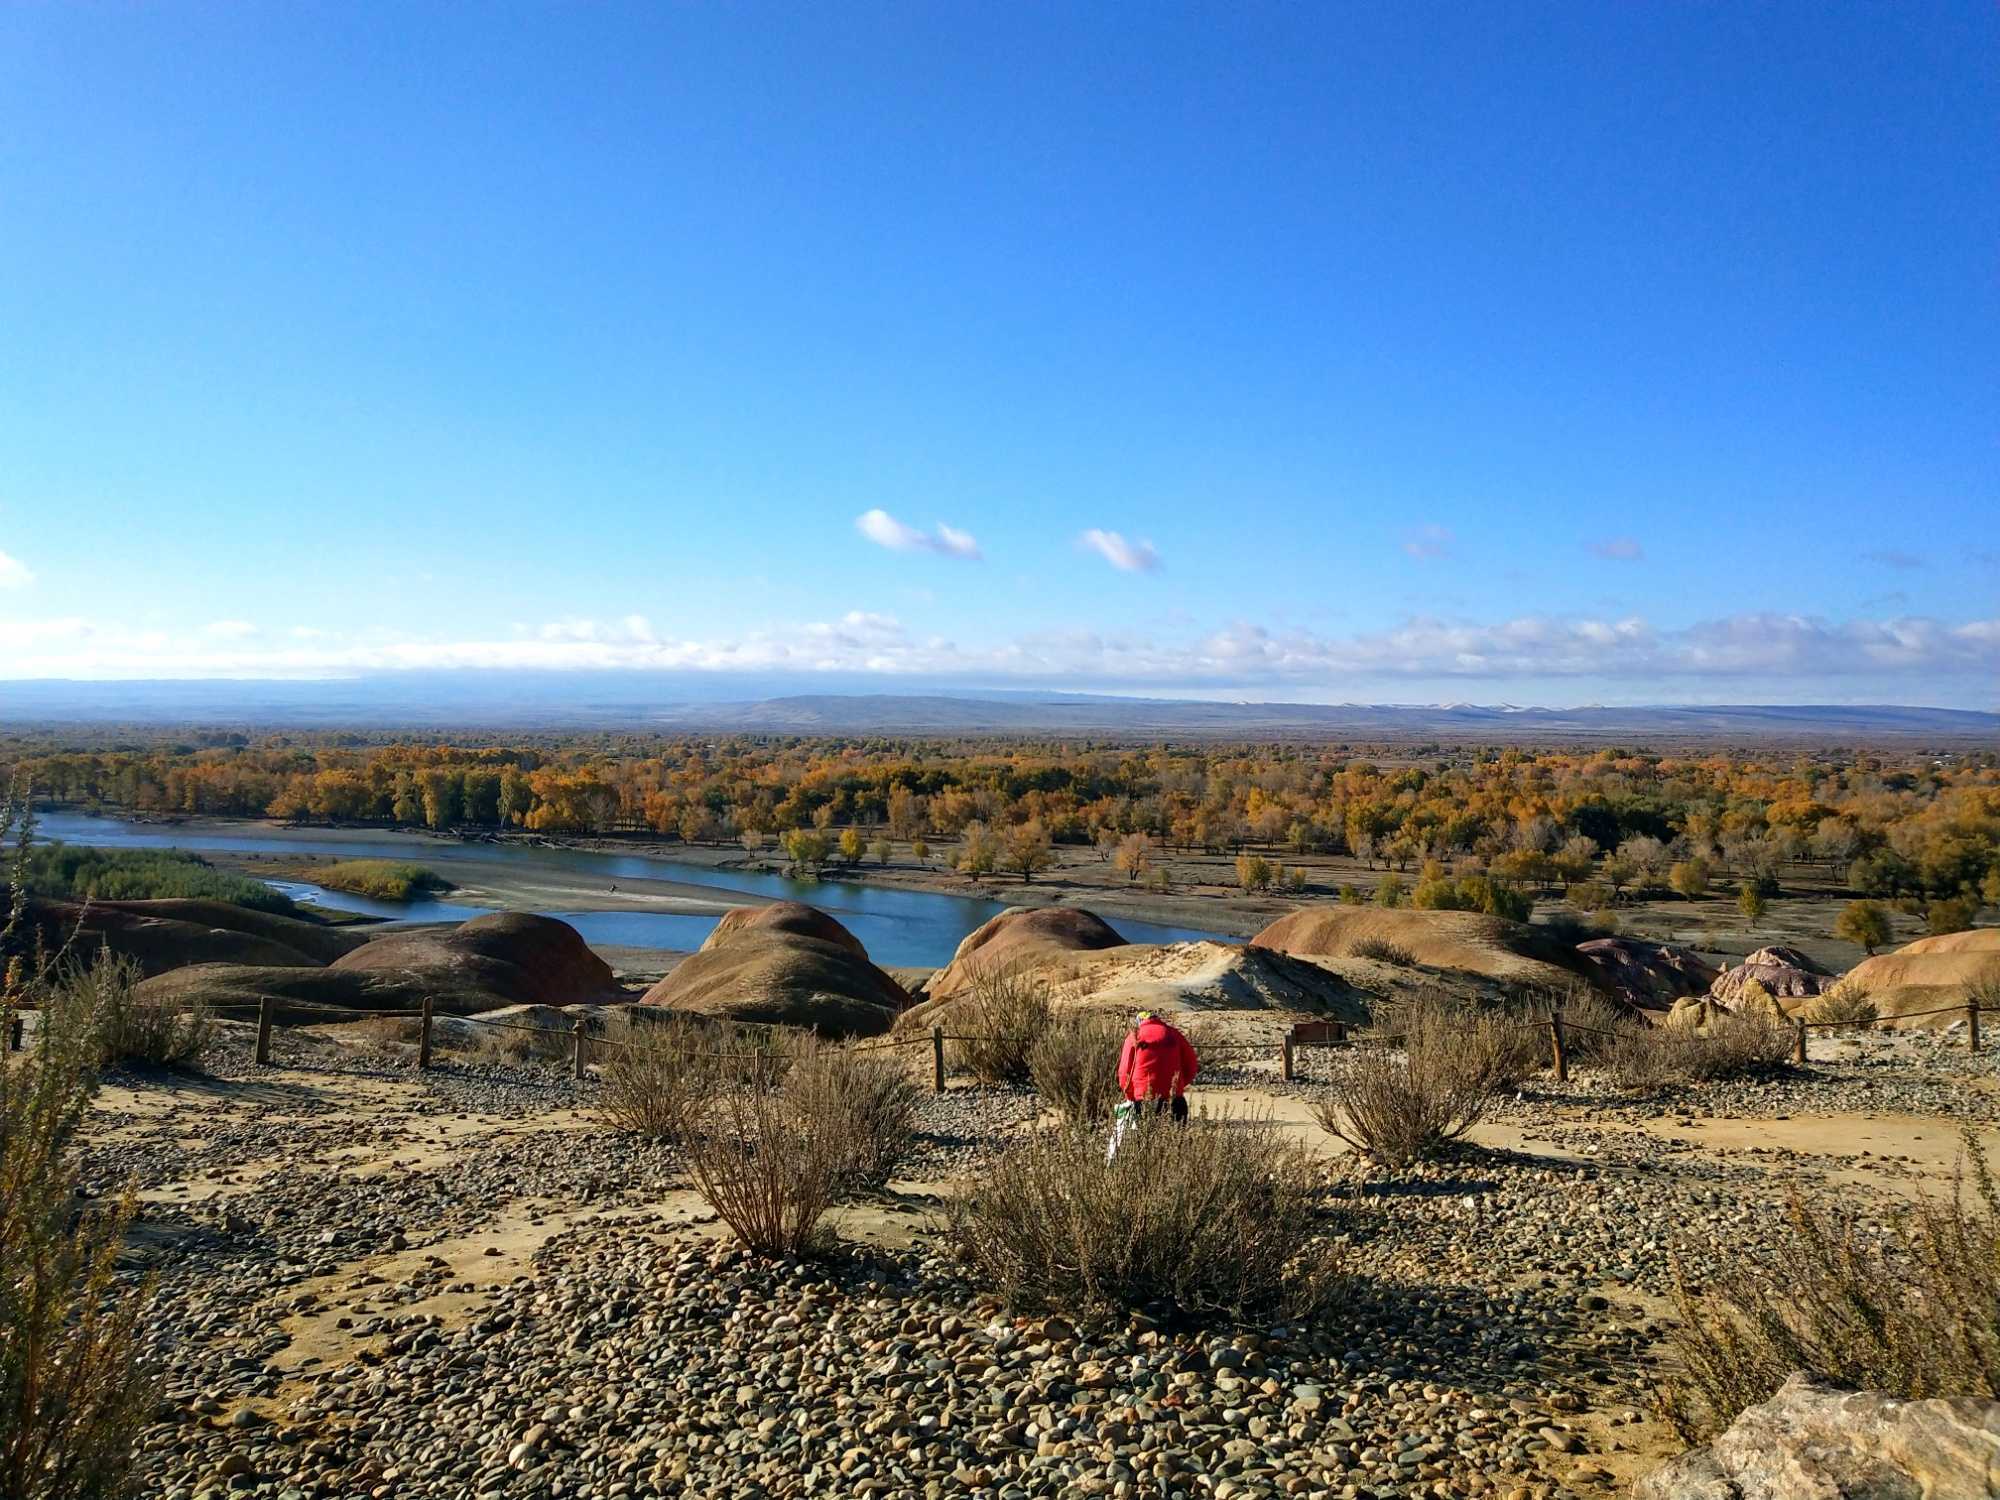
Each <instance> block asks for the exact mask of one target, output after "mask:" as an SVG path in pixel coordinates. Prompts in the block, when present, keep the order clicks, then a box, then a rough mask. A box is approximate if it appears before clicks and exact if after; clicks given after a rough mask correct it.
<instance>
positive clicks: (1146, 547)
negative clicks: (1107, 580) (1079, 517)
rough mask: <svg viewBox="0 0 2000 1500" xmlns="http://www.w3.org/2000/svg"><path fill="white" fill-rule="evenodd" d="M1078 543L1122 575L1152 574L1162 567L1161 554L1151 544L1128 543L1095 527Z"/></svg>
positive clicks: (1116, 535)
mask: <svg viewBox="0 0 2000 1500" xmlns="http://www.w3.org/2000/svg"><path fill="white" fill-rule="evenodd" d="M1076 541H1077V545H1078V546H1079V547H1087V548H1088V549H1090V550H1091V551H1092V552H1095V553H1096V554H1097V555H1098V556H1099V557H1101V558H1103V559H1104V560H1105V561H1106V562H1108V563H1110V564H1111V566H1112V567H1114V568H1116V569H1118V571H1119V572H1121V573H1152V572H1155V571H1157V570H1158V568H1159V566H1160V554H1159V553H1158V552H1157V551H1156V550H1154V547H1153V544H1152V543H1151V542H1128V541H1126V540H1125V538H1124V537H1122V536H1120V535H1119V534H1118V533H1117V532H1115V531H1099V530H1098V529H1097V528H1096V527H1095V526H1093V527H1091V529H1090V530H1088V531H1086V532H1085V533H1084V534H1083V535H1082V536H1080V537H1078V538H1077V539H1076Z"/></svg>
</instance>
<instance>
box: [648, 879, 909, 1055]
mask: <svg viewBox="0 0 2000 1500" xmlns="http://www.w3.org/2000/svg"><path fill="white" fill-rule="evenodd" d="M640 1003H641V1004H642V1005H660V1006H667V1007H670V1008H672V1009H675V1010H683V1011H688V1012H691V1013H693V1014H696V1015H701V1016H707V1017H709V1018H711V1019H713V1020H719V1021H729V1022H734V1023H738V1024H745V1025H766V1026H803V1027H811V1028H812V1029H814V1030H816V1031H818V1032H819V1033H820V1035H822V1036H826V1037H831V1038H836V1039H838V1038H843V1037H853V1036H875V1035H879V1034H880V1033H882V1032H885V1031H887V1030H888V1029H889V1027H890V1026H891V1025H892V1024H893V1023H894V1022H895V1019H896V1017H897V1016H898V1015H900V1014H901V1013H902V1012H903V1011H904V1010H905V1009H906V1008H907V1007H908V1005H909V1003H910V997H909V995H908V994H907V993H906V992H905V991H904V989H903V987H902V986H901V985H899V984H898V983H896V981H895V980H894V979H892V978H890V977H889V975H887V974H886V973H884V972H883V971H882V970H881V969H878V968H876V967H875V965H874V964H872V963H870V962H869V961H868V954H867V951H866V950H865V949H864V948H863V947H862V946H861V943H860V942H859V941H858V940H857V939H856V938H855V936H854V935H853V934H852V933H850V932H849V931H848V930H847V929H846V928H845V927H843V926H841V925H840V923H838V922H836V921H835V920H834V919H833V918H832V917H829V916H827V915H826V913H824V912H821V911H816V910H814V909H813V908H812V907H809V906H801V905H799V904H798V903H796V902H780V903H777V904H776V905H775V906H770V907H737V908H735V909H733V910H731V911H728V912H725V913H724V914H723V916H722V920H721V921H719V922H717V923H716V924H715V931H713V932H712V933H710V934H709V937H708V941H707V942H705V943H703V944H702V945H701V947H700V949H699V950H697V951H696V952H694V953H691V954H689V955H688V956H687V957H686V958H684V959H682V960H681V961H680V963H678V964H676V965H675V966H674V969H673V972H672V973H670V974H668V975H667V976H666V977H665V978H664V979H662V980H661V981H660V982H659V983H658V984H656V985H654V986H653V987H652V988H651V989H649V990H648V991H646V994H645V996H644V998H643V999H642V1000H641V1001H640Z"/></svg>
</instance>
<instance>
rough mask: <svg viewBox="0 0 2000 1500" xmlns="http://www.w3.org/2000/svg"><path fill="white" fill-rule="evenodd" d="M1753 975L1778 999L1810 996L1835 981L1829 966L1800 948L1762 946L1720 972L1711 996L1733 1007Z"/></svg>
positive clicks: (1710, 992) (1713, 985) (1766, 991)
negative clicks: (1818, 961) (1823, 967)
mask: <svg viewBox="0 0 2000 1500" xmlns="http://www.w3.org/2000/svg"><path fill="white" fill-rule="evenodd" d="M1753 979H1754V980H1756V981H1757V983H1759V984H1761V985H1762V986H1763V987H1764V992H1765V993H1766V994H1768V995H1770V996H1771V998H1772V999H1774V1000H1803V999H1807V998H1809V997H1811V996H1813V995H1817V994H1819V993H1820V992H1821V991H1822V990H1824V989H1825V988H1826V987H1827V985H1828V984H1829V983H1831V979H1830V977H1829V976H1828V974H1827V972H1826V970H1825V969H1822V968H1821V967H1820V966H1819V965H1818V964H1816V963H1814V962H1813V961H1812V959H1810V958H1808V957H1807V956H1806V955H1805V954H1803V953H1801V952H1800V951H1799V950H1798V949H1796V948H1784V947H1770V948H1759V949H1758V950H1757V951H1756V952H1755V953H1753V954H1751V955H1750V956H1749V957H1748V958H1746V959H1744V960H1743V962H1742V963H1740V964H1738V965H1737V966H1736V967H1735V968H1733V969H1725V970H1723V971H1722V973H1720V974H1718V975H1716V977H1715V982H1714V983H1712V984H1711V985H1709V987H1708V993H1709V996H1710V998H1711V999H1715V1000H1720V1001H1721V1002H1722V1003H1723V1004H1724V1005H1726V1006H1732V1007H1733V1006H1735V1005H1737V1004H1739V1003H1740V1002H1741V1001H1742V999H1743V993H1744V991H1745V990H1746V989H1747V988H1748V987H1749V984H1750V981H1751V980H1753Z"/></svg>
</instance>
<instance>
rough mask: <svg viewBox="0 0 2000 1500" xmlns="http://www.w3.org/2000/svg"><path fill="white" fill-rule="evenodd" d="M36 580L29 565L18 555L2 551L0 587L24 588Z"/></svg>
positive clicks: (0, 556)
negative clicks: (29, 569)
mask: <svg viewBox="0 0 2000 1500" xmlns="http://www.w3.org/2000/svg"><path fill="white" fill-rule="evenodd" d="M34 581H35V575H34V574H33V573H31V572H29V571H28V565H27V564H26V563H24V562H22V561H21V560H20V559H19V558H18V557H10V556H8V555H7V554H6V553H5V552H0V589H24V588H26V587H27V586H28V585H29V584H31V583H33V582H34Z"/></svg>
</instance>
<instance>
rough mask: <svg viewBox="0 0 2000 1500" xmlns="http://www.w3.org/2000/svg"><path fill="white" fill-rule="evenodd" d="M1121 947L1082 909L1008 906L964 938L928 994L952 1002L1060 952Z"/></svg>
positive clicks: (1102, 923) (1117, 939) (1094, 916)
mask: <svg viewBox="0 0 2000 1500" xmlns="http://www.w3.org/2000/svg"><path fill="white" fill-rule="evenodd" d="M1124 946H1125V939H1123V938H1122V937H1120V936H1119V935H1118V934H1117V933H1116V932H1114V931H1112V930H1111V926H1110V924H1109V923H1107V922H1106V921H1105V920H1104V919H1103V918H1102V917H1100V916H1098V915H1097V914H1096V913H1095V912H1089V911H1085V910H1083V909H1082V908H1081V907H1077V906H1010V907H1008V908H1007V910H1005V911H1003V912H1001V913H1000V915H999V916H997V917H993V918H991V919H990V920H989V921H987V922H986V923H985V924H984V925H982V926H980V927H978V928H976V929H974V930H973V931H972V932H971V933H969V934H967V936H966V938H965V940H964V941H963V942H961V943H960V944H959V945H958V951H957V952H955V953H954V954H952V956H951V962H950V963H949V964H948V965H946V967H945V969H944V971H943V972H942V973H940V974H938V975H937V976H936V977H935V978H933V979H932V980H931V982H930V985H929V987H928V993H929V994H930V997H931V998H932V999H933V1000H951V999H954V998H956V997H957V996H959V995H962V994H964V993H966V992H967V991H968V990H970V989H971V988H972V986H973V985H974V984H975V983H976V982H977V981H979V980H981V979H991V978H997V977H999V976H1000V975H1003V974H1011V973H1014V972H1016V971H1018V970H1021V969H1025V968H1031V967H1035V966H1038V965H1043V964H1045V963H1047V962H1048V960H1050V959H1052V958H1054V957H1056V956H1057V955H1058V954H1069V953H1094V952H1097V951H1100V950H1102V949H1105V948H1122V947H1124Z"/></svg>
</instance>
